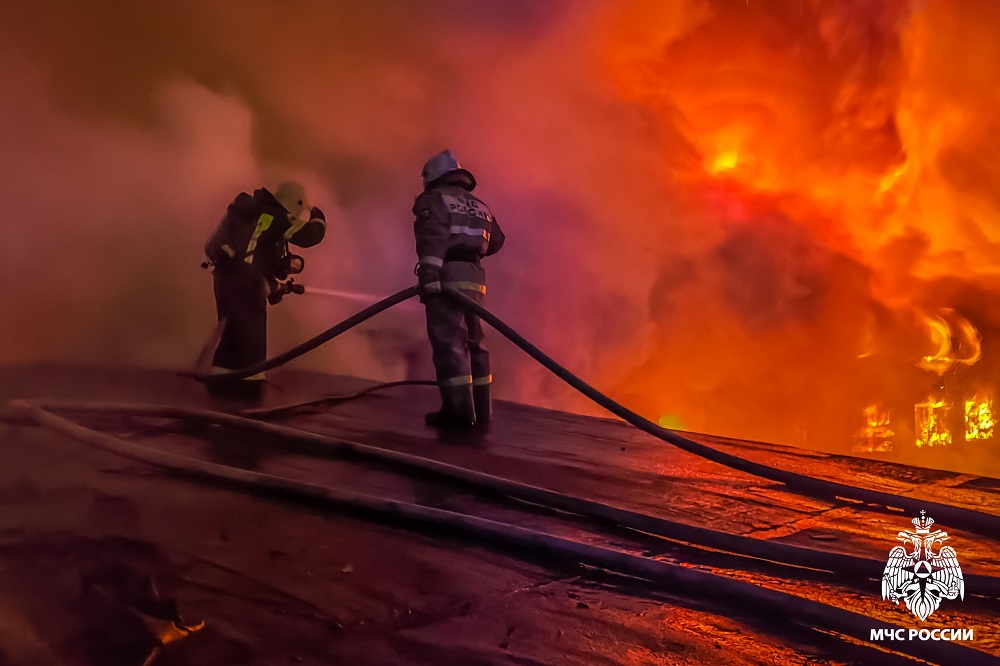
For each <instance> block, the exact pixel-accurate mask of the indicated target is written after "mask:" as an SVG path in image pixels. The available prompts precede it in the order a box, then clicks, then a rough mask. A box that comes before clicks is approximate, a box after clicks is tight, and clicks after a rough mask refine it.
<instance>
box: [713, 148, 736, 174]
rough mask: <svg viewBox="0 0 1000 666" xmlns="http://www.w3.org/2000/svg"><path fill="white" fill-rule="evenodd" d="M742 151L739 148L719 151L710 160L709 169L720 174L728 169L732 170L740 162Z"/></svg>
mask: <svg viewBox="0 0 1000 666" xmlns="http://www.w3.org/2000/svg"><path fill="white" fill-rule="evenodd" d="M739 161H740V153H739V151H737V150H727V151H725V152H722V153H719V154H718V155H716V156H715V158H714V159H712V160H710V162H709V165H708V171H709V173H712V174H720V173H723V172H726V171H732V170H734V169H735V168H736V165H737V164H739Z"/></svg>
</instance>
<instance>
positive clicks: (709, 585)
mask: <svg viewBox="0 0 1000 666" xmlns="http://www.w3.org/2000/svg"><path fill="white" fill-rule="evenodd" d="M11 406H12V407H13V408H15V409H16V410H17V411H19V412H21V413H22V414H24V415H26V416H28V417H30V418H31V419H32V420H34V421H35V422H37V423H39V424H41V425H44V426H46V427H49V428H52V429H53V430H56V431H58V432H62V433H63V434H66V435H68V436H70V437H72V438H74V439H77V440H80V441H83V442H85V443H87V444H90V445H91V446H94V447H96V448H99V449H103V450H106V451H110V452H113V453H115V454H118V455H121V456H124V457H126V458H129V459H132V460H137V461H141V462H144V463H148V464H152V465H155V466H157V467H161V468H164V469H167V470H173V471H175V472H179V473H181V474H184V475H189V476H194V477H198V478H206V479H209V480H211V481H215V482H222V483H225V484H228V485H232V486H235V487H240V488H246V489H248V490H251V491H258V492H260V491H263V492H266V493H268V494H272V495H277V496H283V497H286V498H288V499H291V500H297V501H300V502H306V503H309V504H319V505H323V506H328V507H331V508H333V509H335V510H340V511H348V512H351V513H360V514H362V515H367V516H372V517H374V518H376V519H380V520H384V521H393V522H398V523H401V524H403V525H404V526H405V527H407V528H409V529H417V528H424V529H432V530H445V531H447V533H448V534H450V535H453V536H460V537H463V538H467V539H475V540H481V541H486V542H489V543H492V544H495V545H497V546H499V547H501V548H504V549H507V550H510V551H514V552H516V553H517V554H518V555H521V556H525V555H527V556H529V557H545V558H549V559H553V560H555V561H558V562H562V563H564V564H575V565H581V564H582V565H586V566H591V567H596V568H598V569H603V570H605V571H609V572H613V573H618V574H623V575H626V576H632V577H636V578H640V579H643V580H647V581H650V582H652V583H653V584H655V585H657V586H658V587H659V589H661V590H663V591H665V592H668V593H671V592H677V591H685V592H687V593H689V594H695V595H697V596H698V598H701V599H713V600H718V601H720V602H722V603H725V604H734V603H736V604H738V605H739V606H741V607H744V608H758V607H760V606H761V605H762V604H763V605H764V606H766V607H767V608H768V609H769V610H770V611H771V612H773V613H775V616H776V617H785V618H789V619H790V620H791V621H792V622H795V623H798V624H802V625H804V626H810V625H811V626H813V627H816V628H819V629H820V630H822V631H824V632H825V633H832V634H834V635H838V634H839V635H841V636H846V637H848V638H849V639H851V638H853V640H854V641H857V640H858V639H859V638H860V639H861V640H863V641H864V640H866V639H865V638H862V637H867V636H869V635H870V632H871V631H872V630H873V629H874V630H888V631H889V632H890V635H893V634H894V632H898V631H903V630H902V629H900V628H899V627H896V626H894V625H891V624H889V623H886V622H883V621H881V620H877V619H875V618H870V617H867V616H865V615H862V614H859V613H854V612H852V611H848V610H844V609H842V608H837V607H834V606H830V605H827V604H824V603H822V602H818V601H813V600H811V599H804V598H801V597H798V596H795V595H792V594H789V593H786V592H780V591H777V590H772V589H768V588H765V587H761V586H758V585H754V584H752V583H748V582H744V581H741V580H736V579H733V578H727V577H724V576H720V575H717V574H713V573H709V572H704V571H698V570H695V569H690V568H686V567H684V566H682V565H678V564H672V563H669V562H663V561H659V560H655V559H651V558H648V557H643V556H640V555H633V554H631V553H627V552H623V551H620V550H615V549H612V548H607V547H604V546H599V545H594V544H588V543H582V542H578V541H574V540H572V539H567V538H563V537H559V536H555V535H552V534H547V533H544V532H539V531H536V530H531V529H528V528H524V527H520V526H517V525H511V524H509V523H504V522H498V521H494V520H490V519H486V518H482V517H478V516H473V515H467V514H463V513H457V512H454V511H449V510H446V509H438V508H434V507H428V506H422V505H419V504H411V503H409V502H404V501H399V500H392V499H386V498H382V497H374V496H370V495H364V494H359V493H350V492H345V491H341V490H337V489H334V488H330V487H327V486H322V485H318V484H313V483H307V482H303V481H297V480H293V479H288V478H285V477H281V476H276V475H272V474H265V473H261V472H256V471H251V470H246V469H241V468H236V467H231V466H228V465H221V464H218V463H213V462H208V461H204V460H198V459H196V458H189V457H187V456H183V455H178V454H175V453H171V452H168V451H162V450H159V449H156V448H151V447H148V446H143V445H140V444H135V443H132V442H125V441H123V440H120V439H118V438H116V437H113V436H111V435H108V434H105V433H102V432H98V431H96V430H92V429H90V428H87V427H84V426H82V425H78V424H76V423H73V422H72V421H69V420H67V419H65V418H63V417H61V416H57V415H56V414H54V413H52V412H50V411H47V409H46V408H56V409H58V408H60V407H62V408H68V409H74V408H78V409H83V410H84V411H86V410H87V408H86V407H81V406H79V405H76V406H73V405H60V404H59V403H53V404H33V403H30V402H25V401H19V400H16V401H13V402H12V403H11ZM104 409H106V408H99V409H98V411H104ZM116 409H118V410H124V411H125V412H126V413H128V412H131V413H133V414H138V413H143V412H145V413H154V412H155V413H161V412H162V413H173V412H175V411H176V412H177V413H180V412H187V411H190V410H173V409H172V408H166V409H164V408H136V407H131V408H130V407H127V406H118V407H116ZM219 416H222V415H218V414H216V415H215V416H214V417H213V418H218V417H219ZM233 418H238V417H233ZM272 427H274V426H272ZM301 434H302V435H304V436H308V435H310V433H301ZM317 437H318V436H317ZM399 455H405V454H399ZM439 464H442V465H443V463H439ZM480 476H482V477H486V476H488V475H480ZM543 492H547V491H543ZM849 642H853V641H849ZM880 643H881V645H883V646H884V647H885V648H888V649H890V650H892V651H894V652H896V653H902V654H905V655H908V656H910V657H914V658H917V659H919V660H920V661H921V662H922V663H927V660H933V661H932V663H939V664H956V663H962V664H972V663H987V662H989V663H996V662H997V660H996V659H995V658H993V657H990V656H989V655H987V654H984V653H983V652H980V651H978V650H975V649H972V648H968V647H966V646H964V645H961V644H956V643H951V642H933V643H927V642H919V643H916V642H909V641H900V642H892V643H888V642H880ZM862 649H864V650H866V652H867V651H871V650H875V652H869V653H868V654H867V656H870V657H874V656H879V657H880V658H884V657H886V656H887V655H886V654H885V653H884V652H882V651H879V649H878V648H874V647H871V646H868V645H863V646H862Z"/></svg>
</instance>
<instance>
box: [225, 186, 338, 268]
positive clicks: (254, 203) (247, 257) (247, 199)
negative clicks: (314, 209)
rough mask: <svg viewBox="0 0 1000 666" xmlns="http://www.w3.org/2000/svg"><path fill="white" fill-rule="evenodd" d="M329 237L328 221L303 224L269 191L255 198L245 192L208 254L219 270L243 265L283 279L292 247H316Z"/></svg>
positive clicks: (228, 213) (261, 191)
mask: <svg viewBox="0 0 1000 666" xmlns="http://www.w3.org/2000/svg"><path fill="white" fill-rule="evenodd" d="M325 235H326V220H324V219H321V218H318V217H317V218H312V219H309V220H302V219H300V218H298V217H296V216H295V215H293V214H291V213H289V212H288V211H287V210H286V209H285V208H284V206H282V205H281V204H280V203H278V200H277V199H275V198H274V195H273V194H271V193H270V192H269V191H268V190H266V189H264V188H261V189H258V190H255V191H254V193H253V196H251V195H249V194H247V193H246V192H241V193H240V194H239V196H237V197H236V199H234V200H233V202H232V203H231V204H229V208H228V209H226V214H225V216H224V217H223V218H222V221H221V222H220V223H219V226H218V228H216V230H215V233H213V234H212V237H211V238H209V240H208V242H207V243H206V244H205V254H206V256H207V257H208V258H209V260H210V261H212V262H214V263H215V264H216V266H218V267H223V268H224V267H226V266H232V265H233V263H234V262H243V263H246V264H249V265H251V266H253V267H255V268H256V269H257V270H259V271H260V272H261V274H262V275H263V276H264V277H266V278H268V279H274V278H276V277H277V278H282V276H283V273H284V272H285V271H286V270H287V269H286V266H285V263H286V257H287V255H288V243H292V244H293V245H298V246H299V247H312V246H313V245H316V244H317V243H319V242H320V241H321V240H323V236H325Z"/></svg>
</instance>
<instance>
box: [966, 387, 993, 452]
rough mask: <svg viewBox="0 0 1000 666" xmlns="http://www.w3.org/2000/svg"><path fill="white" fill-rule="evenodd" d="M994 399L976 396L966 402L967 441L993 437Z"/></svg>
mask: <svg viewBox="0 0 1000 666" xmlns="http://www.w3.org/2000/svg"><path fill="white" fill-rule="evenodd" d="M994 426H996V421H995V420H994V418H993V401H992V400H990V399H989V398H985V399H983V398H980V397H979V396H976V397H975V398H973V399H972V400H967V401H966V402H965V441H967V442H971V441H973V440H976V439H989V438H991V437H993V428H994Z"/></svg>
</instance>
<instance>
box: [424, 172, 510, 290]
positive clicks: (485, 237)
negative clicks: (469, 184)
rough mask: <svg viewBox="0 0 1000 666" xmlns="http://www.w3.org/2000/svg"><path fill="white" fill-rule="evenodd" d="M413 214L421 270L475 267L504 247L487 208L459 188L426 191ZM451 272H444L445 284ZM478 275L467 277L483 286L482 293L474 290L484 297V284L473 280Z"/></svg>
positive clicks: (463, 286) (500, 235) (497, 228)
mask: <svg viewBox="0 0 1000 666" xmlns="http://www.w3.org/2000/svg"><path fill="white" fill-rule="evenodd" d="M413 213H414V215H415V220H414V222H413V232H414V236H415V239H416V245H417V256H418V257H419V262H420V265H421V266H433V267H436V268H444V267H445V264H446V263H448V262H471V263H475V264H478V263H479V260H480V259H481V258H482V257H486V256H490V255H492V254H496V253H497V252H499V251H500V248H501V247H503V243H504V234H503V231H502V230H501V229H500V225H499V224H498V223H497V221H496V219H495V218H494V217H493V213H492V212H491V211H490V209H489V207H488V206H487V205H486V204H485V203H483V201H482V200H481V199H479V198H478V197H476V196H474V195H473V194H472V193H471V192H469V191H468V190H467V189H466V188H465V187H462V186H461V185H457V184H452V183H447V182H446V183H444V184H441V185H436V186H433V187H431V188H428V189H427V190H425V191H424V192H423V193H422V194H421V195H420V196H419V197H417V200H416V202H415V203H414V204H413ZM452 272H453V271H449V270H444V273H445V274H446V277H445V280H448V276H447V275H448V274H449V273H452ZM458 272H459V273H469V272H468V271H458ZM477 273H481V269H480V271H477V272H474V273H469V276H468V277H471V278H473V279H474V281H476V282H483V284H482V285H481V287H482V289H479V288H476V289H475V290H476V291H482V292H484V293H485V290H486V288H485V280H484V279H479V278H477V277H475V275H476V274H477ZM456 277H465V276H464V275H462V276H458V275H456ZM446 286H447V283H446ZM451 286H455V287H458V288H460V289H464V288H469V287H471V285H459V284H453V285H451Z"/></svg>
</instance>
